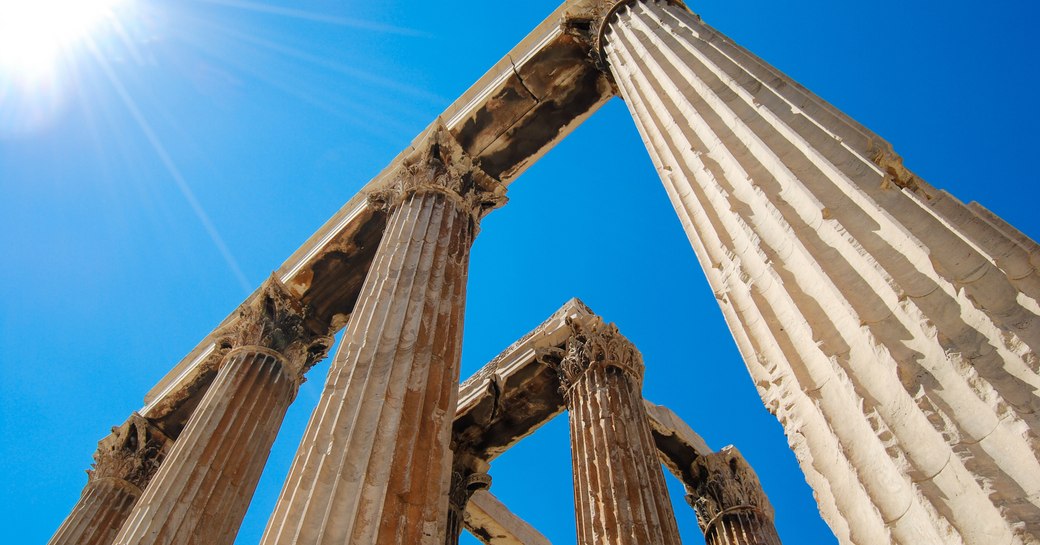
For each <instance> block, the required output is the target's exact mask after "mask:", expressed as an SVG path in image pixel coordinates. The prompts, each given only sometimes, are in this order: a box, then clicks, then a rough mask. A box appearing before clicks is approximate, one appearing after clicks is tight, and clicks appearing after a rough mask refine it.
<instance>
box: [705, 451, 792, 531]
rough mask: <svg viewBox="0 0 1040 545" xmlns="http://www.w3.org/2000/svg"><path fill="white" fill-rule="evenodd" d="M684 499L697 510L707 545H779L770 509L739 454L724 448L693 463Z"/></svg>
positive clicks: (751, 471) (756, 480) (752, 472)
mask: <svg viewBox="0 0 1040 545" xmlns="http://www.w3.org/2000/svg"><path fill="white" fill-rule="evenodd" d="M691 473H692V474H693V476H694V478H695V479H696V482H695V483H693V486H692V489H693V490H692V492H691V493H690V494H689V495H688V496H686V500H687V501H688V502H690V505H691V506H693V508H694V509H696V510H697V523H698V524H699V525H700V527H701V531H703V532H704V542H705V543H706V544H707V545H780V536H778V535H777V534H776V528H775V527H774V526H773V508H772V506H771V505H770V504H769V499H767V498H766V495H765V493H764V492H763V491H762V485H761V484H759V482H758V476H757V475H755V472H754V471H753V470H752V469H751V466H749V465H748V463H747V461H746V460H744V457H743V456H741V454H740V451H738V450H737V449H735V448H733V447H726V448H724V449H722V450H720V451H719V452H713V453H711V454H709V455H707V456H702V457H700V458H698V459H697V461H696V462H694V464H693V468H692V471H691Z"/></svg>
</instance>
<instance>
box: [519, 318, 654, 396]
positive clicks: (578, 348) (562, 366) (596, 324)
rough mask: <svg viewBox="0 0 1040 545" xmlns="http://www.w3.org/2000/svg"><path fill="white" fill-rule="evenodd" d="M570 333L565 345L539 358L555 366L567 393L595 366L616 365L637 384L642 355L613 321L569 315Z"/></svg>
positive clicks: (638, 383) (641, 374) (546, 352)
mask: <svg viewBox="0 0 1040 545" xmlns="http://www.w3.org/2000/svg"><path fill="white" fill-rule="evenodd" d="M567 326H568V327H570V329H571V336H570V338H568V339H567V344H566V346H565V348H564V349H562V350H560V349H556V350H552V351H549V350H546V351H543V352H542V353H540V354H539V357H540V359H541V361H543V362H544V363H547V364H549V365H552V366H554V367H555V368H556V370H557V373H558V374H559V377H560V388H561V390H562V391H563V392H564V394H565V395H566V394H567V392H569V391H570V389H571V387H572V386H573V385H574V383H576V382H577V381H578V380H580V379H581V377H582V376H583V375H584V374H585V373H586V372H587V371H588V370H589V369H591V368H593V367H595V366H602V367H605V368H606V367H612V368H615V369H619V370H620V371H622V372H623V373H624V374H625V375H627V376H629V377H630V378H631V379H632V380H633V381H635V383H636V384H637V385H641V383H642V380H643V356H642V355H641V354H640V353H639V350H637V349H636V347H635V345H633V344H632V342H631V341H629V340H628V339H626V338H625V337H624V336H622V335H621V333H619V332H618V329H617V326H615V325H614V324H608V323H604V322H603V320H602V319H601V318H599V317H596V318H594V319H592V320H589V321H579V320H575V319H571V318H568V319H567Z"/></svg>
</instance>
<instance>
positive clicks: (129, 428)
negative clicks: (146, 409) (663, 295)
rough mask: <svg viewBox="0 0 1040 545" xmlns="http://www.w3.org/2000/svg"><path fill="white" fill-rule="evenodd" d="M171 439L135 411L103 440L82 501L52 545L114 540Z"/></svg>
mask: <svg viewBox="0 0 1040 545" xmlns="http://www.w3.org/2000/svg"><path fill="white" fill-rule="evenodd" d="M171 443H172V441H171V440H170V439H169V438H168V437H166V434H164V433H163V432H162V431H160V430H159V428H157V427H155V426H154V425H153V424H152V423H151V422H149V421H148V420H147V419H145V418H144V417H142V416H141V415H139V414H137V413H134V414H132V415H131V416H130V418H129V419H127V421H126V422H125V423H123V425H122V426H119V427H116V428H112V434H111V435H109V436H108V437H105V438H104V439H102V440H101V441H99V442H98V449H97V452H95V453H94V468H93V469H92V470H89V471H87V486H86V487H85V488H84V489H83V494H82V495H81V496H80V498H79V502H77V503H76V506H75V507H74V508H73V509H72V513H70V514H69V516H68V518H66V519H65V522H63V523H62V524H61V527H59V528H58V531H57V532H56V533H55V534H54V537H52V538H51V540H50V542H49V543H50V545H109V544H110V543H112V541H113V540H114V539H115V537H116V533H117V532H119V528H120V527H122V526H123V522H124V521H126V518H127V517H128V516H129V515H130V511H131V510H132V509H133V507H134V504H136V503H137V498H139V497H140V496H141V491H142V490H144V488H145V487H146V486H147V485H148V482H149V481H150V480H151V479H152V476H153V475H155V472H156V470H157V469H158V468H159V464H161V463H162V461H163V458H164V457H165V456H166V452H167V450H168V449H169V447H170V445H171Z"/></svg>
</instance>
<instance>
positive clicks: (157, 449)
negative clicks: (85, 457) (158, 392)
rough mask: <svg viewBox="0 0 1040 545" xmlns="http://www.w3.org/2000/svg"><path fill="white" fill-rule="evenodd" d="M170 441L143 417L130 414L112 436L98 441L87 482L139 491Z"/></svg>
mask: <svg viewBox="0 0 1040 545" xmlns="http://www.w3.org/2000/svg"><path fill="white" fill-rule="evenodd" d="M171 444H172V441H171V440H170V439H169V438H168V437H167V436H166V435H165V434H164V433H163V432H162V431H160V430H159V428H157V427H156V426H155V425H153V424H152V423H151V422H149V421H148V420H147V419H146V418H144V417H143V416H141V415H139V414H137V413H134V414H132V415H130V418H128V419H127V421H126V422H124V423H123V425H121V426H117V427H114V428H112V434H111V435H109V436H107V437H105V438H104V439H102V440H101V441H99V442H98V448H97V451H96V452H95V453H94V465H93V468H92V469H89V470H87V475H88V476H89V479H90V482H92V483H93V482H98V481H102V480H106V479H113V480H116V481H122V482H125V483H127V484H129V485H132V486H133V487H134V488H135V490H134V492H135V493H137V494H140V492H141V490H143V489H144V487H145V486H146V485H147V484H148V481H150V480H151V479H152V476H153V475H155V472H156V471H157V470H158V469H159V465H160V464H161V463H162V461H163V458H165V456H166V452H167V450H168V449H169V447H170V445H171Z"/></svg>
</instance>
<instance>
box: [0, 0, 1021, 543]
mask: <svg viewBox="0 0 1040 545" xmlns="http://www.w3.org/2000/svg"><path fill="white" fill-rule="evenodd" d="M255 2H256V3H254V2H253V0H250V1H248V2H247V1H245V0H182V1H181V2H176V3H174V2H159V1H152V0H123V3H122V4H120V5H119V6H118V8H117V10H116V13H117V14H118V16H119V18H120V21H121V22H122V27H123V32H124V36H125V38H124V39H123V40H118V39H116V38H115V37H114V33H113V32H112V29H111V28H107V27H105V26H103V25H102V26H101V27H99V28H98V29H96V30H97V32H95V33H94V34H93V41H94V44H95V45H94V49H93V52H91V50H90V49H89V48H88V47H87V46H86V45H85V43H84V42H82V41H80V42H78V43H75V44H71V45H69V46H68V48H67V49H66V50H65V57H64V60H63V61H62V62H61V63H60V65H59V66H58V67H57V71H56V80H55V81H56V82H55V84H54V85H52V86H50V87H47V88H41V87H36V88H32V89H29V90H25V89H23V88H21V87H19V80H18V79H17V78H18V77H19V76H18V74H16V73H14V72H12V71H6V72H5V71H2V70H3V68H2V66H3V65H0V196H2V198H0V249H2V255H3V257H2V260H3V261H2V262H3V264H4V266H3V267H0V301H2V303H0V459H2V460H4V466H5V468H6V471H5V484H4V485H3V488H2V490H3V494H2V496H0V498H2V499H0V501H2V502H4V509H2V510H0V513H2V515H0V517H3V518H4V519H3V521H2V525H3V527H4V528H6V529H7V532H8V535H9V536H11V538H12V539H11V541H12V542H20V543H41V542H44V541H46V539H48V538H49V536H50V535H51V534H52V533H53V531H54V530H55V529H56V528H57V526H58V525H59V524H60V522H61V520H62V519H63V518H64V517H65V516H66V515H67V514H68V512H69V510H70V509H71V507H72V505H73V504H74V503H75V501H76V499H77V497H78V495H79V492H80V490H81V488H82V486H83V484H84V483H85V475H84V473H83V470H84V469H86V468H87V467H89V464H90V456H91V453H93V451H94V449H95V444H96V442H97V440H98V439H100V438H101V437H102V436H104V435H105V434H106V433H107V432H108V429H109V427H111V426H114V425H118V424H120V423H122V422H123V421H124V420H125V418H126V417H127V415H128V414H129V413H130V412H131V411H134V410H136V409H139V408H140V407H141V406H142V398H143V396H144V393H145V392H146V391H147V390H148V389H149V388H150V387H151V386H152V385H153V384H154V383H155V382H156V381H158V380H159V379H160V378H161V377H162V376H163V375H164V374H165V373H166V371H167V370H168V369H169V368H170V367H171V366H172V365H174V364H175V363H176V362H177V361H179V360H180V358H181V357H183V355H184V354H186V353H187V351H188V350H190V349H191V348H192V347H194V345H195V344H196V343H197V342H198V341H199V339H201V338H202V336H203V335H205V334H206V333H207V332H209V331H210V329H212V327H213V326H215V325H216V324H217V323H218V322H219V321H220V320H221V319H222V318H223V317H224V316H226V315H227V314H228V313H229V312H231V310H232V309H233V308H234V307H235V306H236V305H237V304H238V303H239V302H240V301H241V300H242V299H243V298H244V296H245V295H246V294H247V293H248V292H249V291H251V290H252V289H253V288H254V287H255V286H257V285H259V283H260V282H261V281H263V280H264V279H265V278H266V277H267V275H268V274H270V272H271V271H272V270H273V269H275V268H277V267H278V266H279V265H280V264H281V262H282V261H283V260H284V259H285V258H286V257H287V256H288V255H289V254H290V253H292V251H293V250H295V249H296V248H297V247H298V246H299V245H300V244H301V243H302V242H303V241H304V240H305V239H306V238H307V237H308V236H309V235H310V234H311V233H312V232H313V231H314V230H315V229H317V228H318V227H319V226H320V225H321V224H322V223H324V222H325V220H327V219H328V218H329V217H330V216H331V215H332V214H333V213H334V212H335V211H336V210H337V209H338V208H339V207H340V206H341V205H342V204H343V203H345V202H346V201H347V200H348V199H349V198H350V197H351V196H352V195H353V194H354V193H355V192H356V191H357V190H358V189H359V188H360V187H361V186H362V185H363V184H364V183H365V182H367V181H368V180H369V179H370V178H371V177H372V176H373V175H374V174H375V173H377V172H378V171H379V170H380V169H381V168H382V167H383V166H385V165H386V164H387V163H388V162H389V161H390V160H391V159H392V158H393V157H394V155H396V154H397V153H398V152H399V151H400V150H401V149H402V148H403V147H404V146H405V145H406V144H407V143H408V142H409V141H410V140H411V139H412V138H413V137H414V136H415V135H416V134H417V133H418V132H419V131H420V130H422V129H423V128H424V127H425V126H426V125H427V124H429V123H430V122H431V121H432V120H433V119H434V118H435V117H436V116H437V115H438V114H439V113H440V112H441V111H442V110H443V109H444V108H445V107H446V106H447V105H448V104H450V103H451V102H452V101H453V100H454V99H455V97H457V96H458V95H459V94H460V93H461V92H463V91H464V90H465V89H466V88H467V87H469V85H470V84H471V83H472V82H473V81H475V80H476V79H477V78H478V77H480V76H481V75H482V74H483V73H484V71H485V70H487V69H488V68H489V67H490V66H491V65H492V64H493V63H494V62H496V61H497V60H498V59H499V58H501V57H502V55H504V54H505V53H506V52H507V51H509V49H510V48H511V47H512V46H513V45H514V44H515V43H516V42H518V41H519V40H520V39H521V38H523V36H524V35H525V34H526V33H527V32H528V31H529V30H530V29H532V28H533V27H534V26H536V25H537V24H538V23H539V22H540V21H541V20H542V18H544V17H545V16H546V15H548V14H549V13H550V12H551V11H552V10H553V9H554V8H555V7H556V2H555V0H545V1H543V0H527V1H525V2H513V3H508V4H505V3H499V2H467V1H453V0H447V1H443V2H423V3H419V2H404V1H401V0H389V1H383V2H361V1H358V0H337V1H331V0H301V1H300V2H295V3H290V2H275V1H274V0H255ZM261 2H262V3H261ZM691 4H692V6H691V7H692V8H693V9H694V11H696V12H698V13H699V14H701V15H702V16H703V18H704V19H705V20H706V21H707V22H708V23H709V24H712V25H713V26H715V27H716V28H718V29H719V30H721V31H722V32H724V33H726V34H727V35H729V36H730V37H731V38H733V39H734V40H736V41H737V42H738V43H740V44H741V45H743V46H745V47H747V48H749V49H751V50H752V51H753V52H755V53H757V54H758V55H760V56H761V57H763V58H764V59H765V60H767V61H768V62H770V63H772V64H774V65H775V66H777V67H778V68H780V69H781V70H783V71H785V72H787V73H788V74H790V75H791V76H792V77H794V78H795V79H796V80H798V81H799V82H801V83H802V84H804V85H805V86H807V87H808V88H809V89H811V90H813V91H814V92H816V93H817V94H819V95H820V96H822V97H823V98H825V99H827V100H829V101H831V102H832V103H833V104H835V105H836V106H838V107H839V108H841V109H842V110H844V111H845V112H847V113H849V114H850V115H851V116H853V117H854V118H856V119H857V120H859V121H860V122H862V123H863V124H865V125H866V126H867V127H869V128H871V129H873V130H874V131H875V132H877V133H878V134H880V135H881V136H882V137H884V138H886V139H887V140H889V141H890V142H892V143H893V145H894V146H895V148H896V151H897V152H899V153H900V154H902V155H903V156H904V157H905V159H906V164H907V165H908V166H909V167H910V168H911V169H913V170H914V171H915V172H917V173H918V174H919V175H920V176H921V177H923V178H924V179H926V180H928V181H929V182H931V183H932V184H933V185H936V186H938V187H940V188H944V189H947V190H949V191H951V192H952V193H953V194H954V195H956V196H957V197H959V198H961V199H962V200H965V201H969V200H978V201H980V202H981V203H982V204H983V205H985V206H987V207H988V208H990V209H991V210H993V211H995V212H997V213H998V214H1000V215H1001V216H1003V217H1004V218H1005V219H1007V220H1008V221H1010V222H1011V223H1012V224H1014V225H1016V226H1018V227H1019V228H1020V229H1021V230H1023V231H1024V232H1025V233H1027V234H1029V235H1031V236H1033V237H1034V238H1036V237H1037V236H1040V219H1038V217H1037V212H1036V210H1037V206H1036V203H1037V193H1038V192H1037V185H1036V184H1037V175H1036V169H1035V165H1036V158H1037V156H1038V154H1037V151H1036V147H1037V143H1038V139H1037V136H1036V127H1037V126H1038V125H1040V112H1038V107H1037V102H1036V88H1037V83H1038V76H1037V68H1038V66H1037V64H1038V63H1037V53H1036V52H1037V47H1036V41H1035V37H1034V35H1035V29H1034V25H1033V23H1034V22H1035V20H1036V16H1037V15H1038V13H1037V12H1038V11H1040V9H1038V7H1037V5H1036V3H1034V2H1027V1H1024V0H1004V1H999V2H990V3H976V2H967V1H950V2H943V3H937V2H925V1H903V2H898V1H895V0H878V1H877V2H873V3H871V4H870V5H869V6H865V5H863V4H861V3H856V4H853V3H846V2H827V1H823V0H804V1H801V2H797V3H791V2H775V1H765V0H762V1H757V0H703V1H698V2H693V3H691ZM0 13H3V12H0ZM127 44H130V45H132V47H130V46H128V45H127ZM0 53H9V52H0ZM510 198H511V202H510V204H509V205H507V206H506V207H505V208H503V209H501V210H498V211H496V212H494V213H493V214H491V215H490V216H489V217H488V218H487V219H486V220H485V221H484V223H483V229H482V232H481V234H480V237H479V238H478V240H477V242H476V244H475V246H474V250H473V258H472V264H471V271H470V283H469V295H468V303H467V316H466V330H465V339H464V349H463V364H462V365H463V375H464V376H468V375H469V374H470V373H472V372H473V371H475V370H476V369H478V368H479V367H480V366H482V365H483V364H484V363H485V362H486V361H487V360H489V359H490V358H492V357H494V356H495V355H496V354H497V353H498V352H499V351H501V350H502V349H503V348H505V347H506V346H508V345H509V344H510V343H512V342H513V341H514V340H516V338H518V337H519V336H521V335H522V334H523V333H525V332H526V331H528V330H529V329H531V328H533V327H534V326H536V325H537V324H538V323H540V322H541V321H542V320H543V319H544V318H546V317H547V316H548V315H549V314H551V313H552V312H553V311H554V310H555V309H556V308H558V307H559V306H560V305H562V304H563V303H564V302H565V301H566V300H567V299H569V298H570V297H579V298H581V299H582V300H584V301H585V302H586V303H587V304H589V305H590V306H591V307H592V309H593V310H595V311H596V312H598V313H599V314H601V315H602V316H604V317H605V318H606V319H607V320H608V321H613V322H616V323H617V324H618V326H619V328H620V330H621V332H622V333H623V334H625V335H626V336H628V337H629V338H630V339H632V340H633V341H634V342H635V343H636V345H637V346H638V347H639V348H640V349H641V351H642V352H643V354H644V358H645V360H646V363H647V372H646V384H645V389H644V393H645V395H646V397H647V398H648V399H651V400H653V401H654V402H656V403H659V404H664V405H667V406H668V407H670V408H672V409H673V410H674V411H676V412H677V413H678V414H679V415H680V416H681V417H683V418H684V419H685V420H686V421H687V422H688V423H690V425H691V426H692V427H693V428H694V429H696V430H697V431H698V432H700V433H701V434H702V435H703V436H704V437H705V439H706V440H707V441H708V443H709V445H711V446H712V447H714V448H720V447H722V446H724V445H727V444H735V445H736V446H737V447H739V448H740V449H741V450H742V451H743V452H744V454H745V456H746V457H747V458H748V459H749V461H750V462H751V464H752V465H753V466H754V467H755V468H756V470H757V471H758V472H759V475H760V477H761V479H762V481H763V483H764V485H765V488H766V491H767V493H768V494H769V495H770V497H771V499H772V501H773V503H774V505H775V507H776V510H777V525H778V528H779V530H780V532H781V537H782V538H783V540H784V542H785V543H787V544H788V545H792V544H801V543H805V544H810V543H811V544H827V543H834V542H835V541H834V538H833V536H830V535H829V531H828V529H827V528H826V526H825V525H824V524H823V523H822V522H821V521H820V518H819V515H818V513H817V511H816V507H815V504H814V502H813V499H812V493H811V490H810V489H809V488H808V487H807V486H806V485H805V482H804V479H803V477H802V475H801V473H800V472H799V470H798V468H797V465H796V464H795V461H794V457H793V455H792V454H791V453H790V451H789V450H788V448H787V445H786V441H785V438H784V436H783V434H782V431H781V429H780V426H779V424H778V423H776V421H775V420H774V419H773V417H772V416H770V415H769V414H768V413H767V412H766V411H765V409H764V408H762V404H761V402H760V400H759V398H758V395H757V393H756V392H755V391H754V389H753V387H752V385H751V381H750V380H749V378H748V376H747V372H746V370H745V369H744V367H743V363H742V362H741V361H740V359H739V356H738V354H737V351H736V349H735V346H734V344H733V341H732V339H731V338H730V335H729V333H728V331H727V330H726V328H725V325H724V323H723V320H722V316H721V313H720V312H719V310H718V308H717V306H716V304H715V301H714V298H713V297H712V293H711V290H710V289H709V288H708V286H707V283H706V282H705V280H704V278H703V275H702V273H701V272H700V269H699V267H698V265H697V263H696V260H695V257H694V255H693V252H692V250H691V249H690V246H689V244H688V243H687V241H686V239H685V236H684V234H683V233H682V230H681V228H680V226H679V222H678V220H677V219H676V217H675V215H674V213H673V212H672V211H671V208H670V204H669V203H668V200H667V198H666V196H665V194H664V191H663V189H662V188H661V186H660V183H659V182H658V180H657V178H656V175H655V173H654V171H653V168H652V166H651V165H650V161H649V159H648V157H647V154H646V152H645V150H644V149H643V147H642V143H641V141H640V140H639V137H638V135H637V134H636V132H635V129H634V126H633V123H632V121H631V119H630V118H629V116H628V113H627V110H626V109H625V107H624V104H623V103H621V102H620V101H617V100H615V101H612V102H611V103H609V104H608V105H607V106H606V107H604V108H603V109H602V110H601V111H600V112H599V113H598V114H597V115H596V116H594V117H593V118H592V119H590V120H589V121H588V122H587V123H585V125H584V126H582V127H581V128H580V129H578V130H577V131H576V132H575V133H574V134H573V135H572V136H571V137H569V138H568V139H567V140H566V141H564V142H563V143H562V144H560V145H559V146H558V147H557V148H556V149H555V150H553V151H552V152H551V153H550V154H548V155H547V156H546V157H545V158H544V159H543V160H542V161H540V162H539V163H538V164H536V165H535V166H534V167H532V168H531V169H530V170H529V171H528V172H527V173H526V174H524V175H523V176H522V177H521V178H520V179H519V180H518V181H516V182H515V183H514V184H513V186H512V187H511V188H510ZM327 369H328V365H327V363H326V364H324V365H320V366H318V367H316V368H315V369H313V370H312V371H311V373H310V375H309V378H310V380H309V382H307V383H306V384H305V385H304V387H303V388H302V389H301V391H300V394H299V397H298V398H297V401H296V403H295V404H294V406H293V407H292V409H291V410H290V414H289V415H288V417H287V419H286V422H285V426H284V427H283V432H282V435H281V436H280V437H279V440H278V443H277V444H276V445H275V448H274V451H273V452H272V455H271V459H270V462H269V464H268V468H267V471H266V472H265V474H264V477H263V480H262V481H261V484H260V487H259V489H258V491H257V495H256V497H255V499H254V502H253V505H252V507H251V510H250V512H249V514H248V516H247V518H246V521H245V523H244V525H243V527H242V531H241V533H240V535H239V539H238V543H241V544H250V543H256V542H257V541H258V540H259V536H260V534H261V533H262V531H263V526H264V523H265V521H266V518H267V516H268V514H269V513H270V511H271V509H272V506H273V504H274V501H275V498H276V496H277V493H278V490H279V488H280V482H281V480H282V478H283V477H284V474H285V472H286V471H287V469H288V465H289V463H290V462H291V459H292V456H293V453H294V451H295V448H296V445H297V443H298V441H299V438H300V435H301V434H302V430H303V426H304V424H305V422H306V419H307V417H308V416H309V414H310V411H311V409H312V408H313V407H314V405H315V403H316V401H317V397H318V395H319V391H320V387H321V384H322V382H323V380H324V374H325V372H326V371H327ZM568 449H569V446H568V440H567V422H566V419H565V418H558V419H557V420H556V421H554V422H552V423H550V424H549V425H547V426H546V427H545V428H543V429H542V430H540V431H539V432H538V433H537V434H535V435H534V436H532V437H530V438H528V439H526V440H525V441H524V442H522V443H521V444H520V445H519V446H518V447H516V448H515V449H514V451H511V452H509V453H507V454H506V455H504V456H502V457H501V458H500V459H498V460H497V461H496V462H495V463H494V464H493V466H492V474H493V476H494V479H495V482H494V484H493V486H492V491H493V492H494V493H495V494H497V495H498V496H499V497H500V498H502V499H503V500H504V501H505V502H506V503H507V504H508V505H509V506H510V507H511V508H512V509H513V510H514V511H515V512H517V513H518V514H520V515H521V516H523V517H524V518H526V519H527V520H529V521H530V522H532V524H534V525H535V526H536V527H537V528H538V529H539V530H541V531H542V532H543V533H544V534H546V535H547V536H548V537H549V538H550V539H551V540H552V541H553V542H554V543H567V542H573V540H574V520H573V512H572V508H571V506H572V501H573V500H572V499H571V484H570V458H569V451H568ZM672 484H673V485H674V482H673V483H672ZM675 497H676V500H677V502H676V505H677V507H676V511H677V516H678V520H679V523H680V527H681V530H682V532H683V537H684V540H685V542H686V543H693V544H696V543H699V542H700V540H701V538H700V537H699V531H698V530H697V528H696V523H695V520H694V517H693V513H692V511H691V510H690V509H689V508H687V507H685V504H684V503H683V501H682V498H681V496H678V495H676V496H675Z"/></svg>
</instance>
